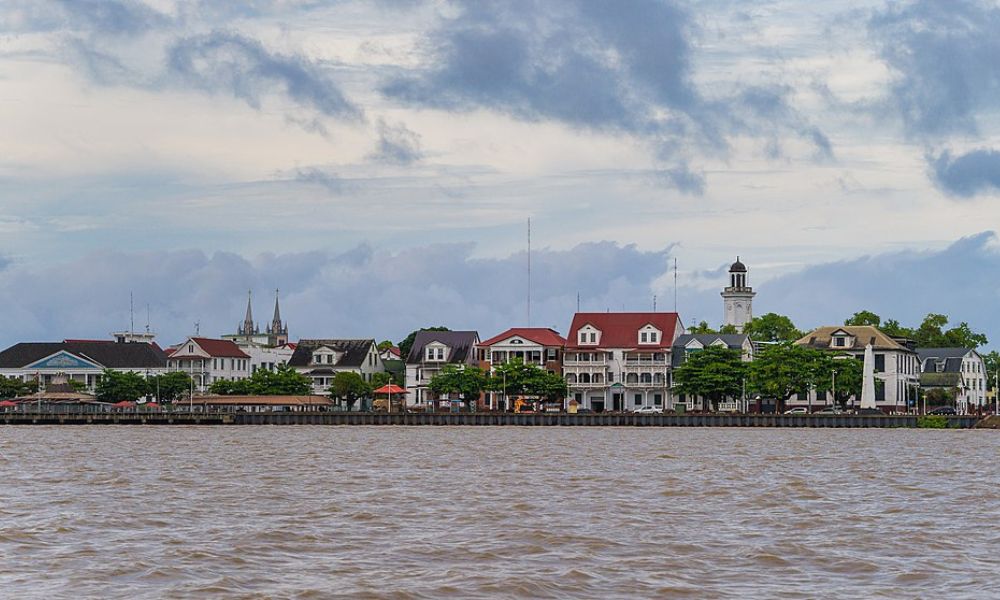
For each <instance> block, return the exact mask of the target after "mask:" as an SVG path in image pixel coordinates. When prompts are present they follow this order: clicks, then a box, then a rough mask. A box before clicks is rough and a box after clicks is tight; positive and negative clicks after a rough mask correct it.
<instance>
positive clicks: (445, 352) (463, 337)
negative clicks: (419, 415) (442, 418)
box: [406, 331, 485, 408]
mask: <svg viewBox="0 0 1000 600" xmlns="http://www.w3.org/2000/svg"><path fill="white" fill-rule="evenodd" d="M478 346H479V334H478V333H477V332H475V331H419V332H417V335H416V337H415V338H414V340H413V346H412V347H411V348H410V353H409V354H408V355H407V357H406V404H407V406H415V405H418V404H419V405H422V406H423V405H428V406H432V407H433V408H441V406H438V403H439V401H441V400H444V399H442V398H439V397H438V395H437V394H435V393H434V392H432V391H431V390H429V389H428V388H427V386H428V385H429V384H430V382H431V379H432V378H433V377H434V376H435V375H437V374H438V373H440V372H441V369H443V368H444V366H445V365H449V364H452V365H469V366H473V365H476V366H478V365H480V362H481V359H482V358H483V357H484V356H485V351H484V350H480V349H479V348H478Z"/></svg>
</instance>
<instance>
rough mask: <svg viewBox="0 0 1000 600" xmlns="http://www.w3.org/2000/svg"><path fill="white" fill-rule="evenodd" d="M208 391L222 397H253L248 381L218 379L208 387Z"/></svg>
mask: <svg viewBox="0 0 1000 600" xmlns="http://www.w3.org/2000/svg"><path fill="white" fill-rule="evenodd" d="M208 391H209V392H211V393H212V394H218V395H220V396H251V395H253V392H252V391H251V389H250V381H249V380H247V379H235V380H231V379H216V380H215V381H213V382H212V383H211V385H209V386H208Z"/></svg>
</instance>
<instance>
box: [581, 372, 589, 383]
mask: <svg viewBox="0 0 1000 600" xmlns="http://www.w3.org/2000/svg"><path fill="white" fill-rule="evenodd" d="M580 383H590V373H580Z"/></svg>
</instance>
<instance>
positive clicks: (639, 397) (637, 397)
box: [634, 394, 642, 406]
mask: <svg viewBox="0 0 1000 600" xmlns="http://www.w3.org/2000/svg"><path fill="white" fill-rule="evenodd" d="M634 398H635V405H636V406H642V394H636V395H635V397H634Z"/></svg>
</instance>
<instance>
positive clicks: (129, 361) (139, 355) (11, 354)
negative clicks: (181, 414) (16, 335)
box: [0, 334, 167, 392]
mask: <svg viewBox="0 0 1000 600" xmlns="http://www.w3.org/2000/svg"><path fill="white" fill-rule="evenodd" d="M116 339H118V334H116ZM105 369H110V370H112V371H120V372H132V373H139V374H141V375H143V376H150V375H161V374H163V373H165V372H166V371H167V356H166V354H164V352H163V350H161V349H160V347H159V346H157V345H156V344H152V343H148V342H139V341H125V338H124V337H123V338H122V341H111V340H107V341H105V340H64V341H62V342H21V343H19V344H14V345H13V346H11V347H10V348H7V349H6V350H4V351H2V352H0V376H4V377H14V378H17V379H20V380H21V381H24V382H31V381H37V382H38V386H39V389H40V390H45V386H46V385H47V384H49V383H62V382H67V381H74V382H77V383H80V384H83V385H85V386H86V388H87V390H88V391H90V392H93V391H94V388H95V386H96V385H97V383H98V382H99V381H100V380H101V374H102V373H103V372H104V370H105Z"/></svg>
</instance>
